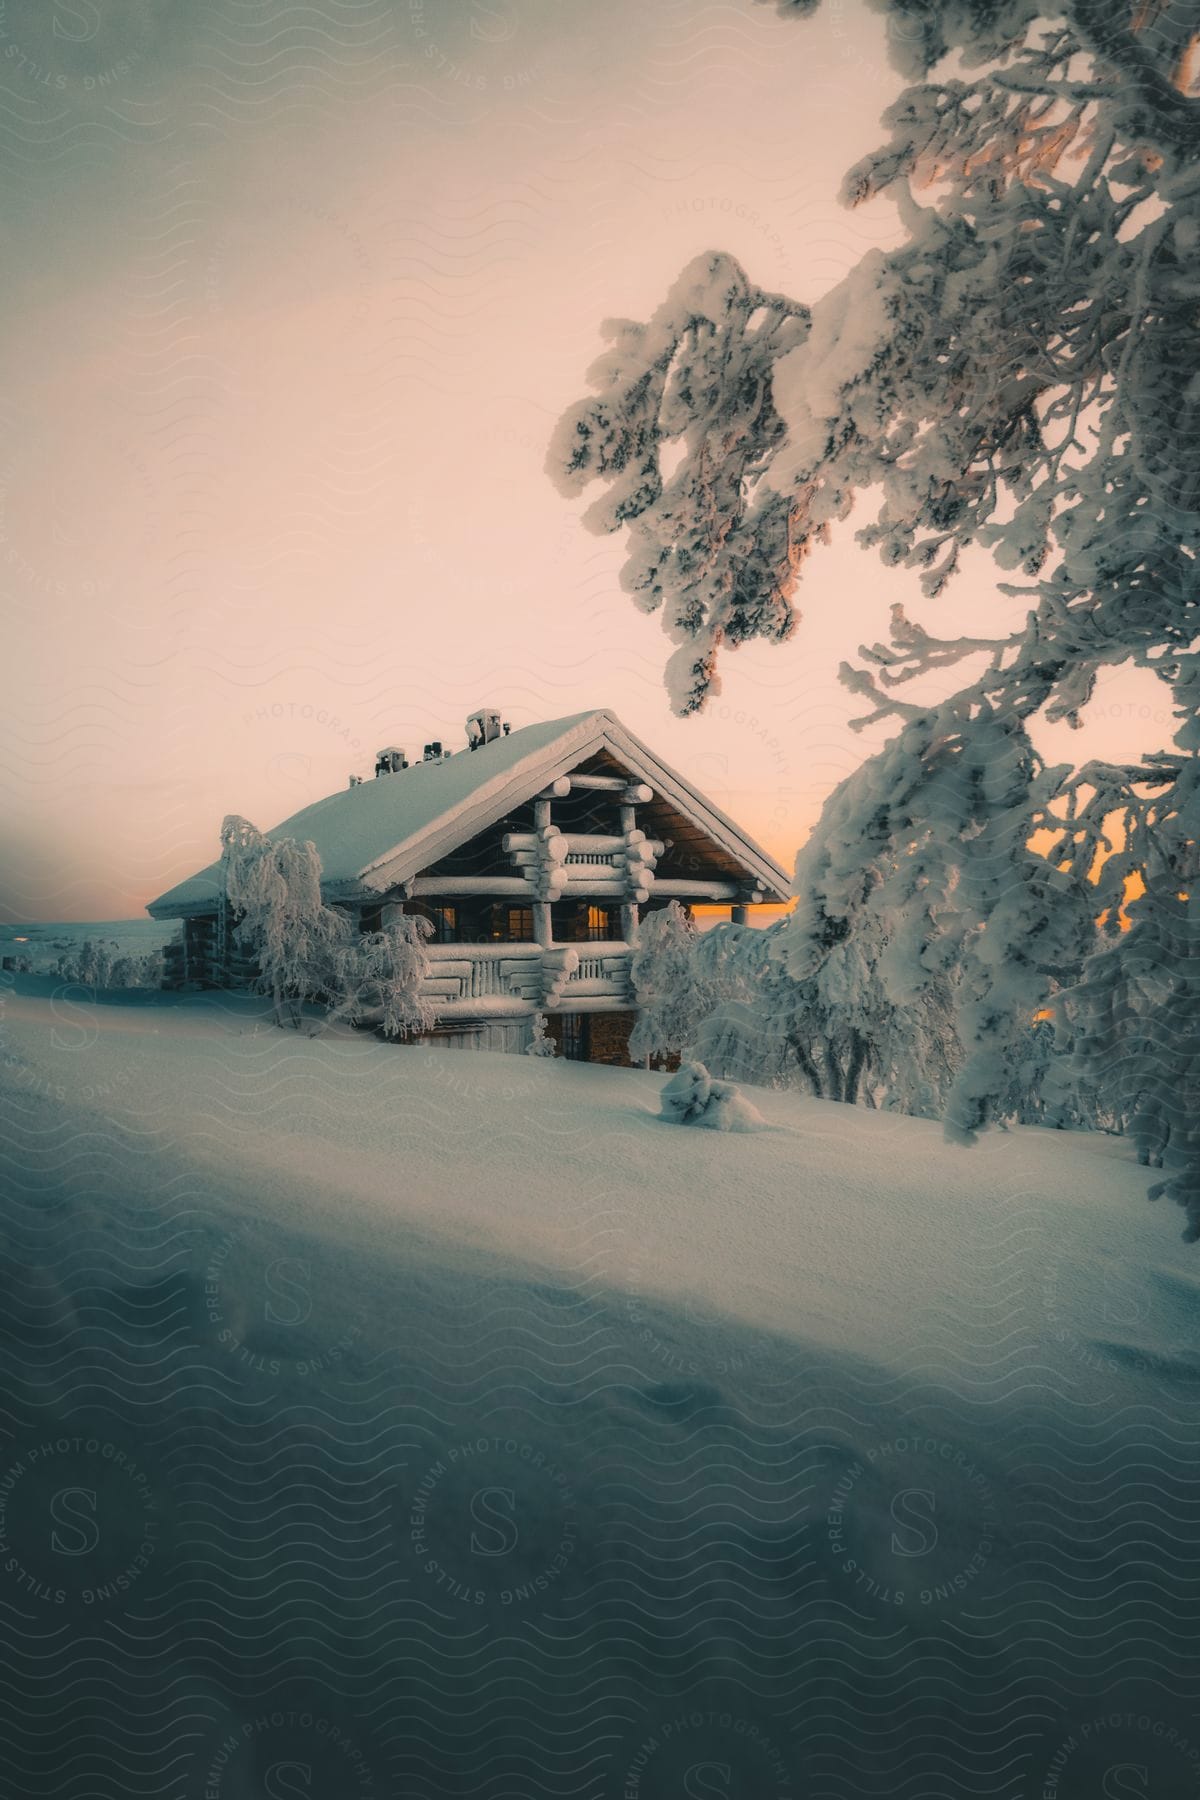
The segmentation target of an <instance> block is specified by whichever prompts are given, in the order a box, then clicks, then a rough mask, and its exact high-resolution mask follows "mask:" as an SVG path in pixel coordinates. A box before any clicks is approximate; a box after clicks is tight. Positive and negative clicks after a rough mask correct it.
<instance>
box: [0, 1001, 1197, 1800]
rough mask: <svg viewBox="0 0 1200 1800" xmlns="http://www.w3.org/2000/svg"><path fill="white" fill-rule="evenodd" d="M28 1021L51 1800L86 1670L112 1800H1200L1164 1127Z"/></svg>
mask: <svg viewBox="0 0 1200 1800" xmlns="http://www.w3.org/2000/svg"><path fill="white" fill-rule="evenodd" d="M0 991H4V992H5V995H6V997H5V1005H4V1012H3V1065H2V1076H0V1080H2V1095H0V1100H2V1106H3V1114H4V1139H5V1145H6V1148H5V1150H4V1153H3V1155H4V1161H3V1164H2V1165H0V1167H2V1169H3V1175H4V1180H5V1182H6V1184H7V1185H9V1187H10V1189H11V1192H12V1194H13V1196H14V1200H15V1204H13V1205H11V1206H10V1208H9V1219H10V1227H9V1254H10V1257H11V1259H12V1261H13V1263H14V1264H15V1266H16V1267H17V1268H18V1269H20V1270H21V1271H22V1275H21V1279H20V1281H19V1283H18V1297H17V1300H16V1303H15V1304H14V1305H13V1306H12V1307H11V1309H10V1316H9V1318H8V1319H7V1321H6V1326H5V1330H6V1347H5V1354H4V1361H3V1365H2V1368H0V1376H2V1379H3V1381H4V1385H5V1389H6V1391H7V1393H8V1394H9V1396H10V1398H9V1400H8V1402H7V1405H8V1413H7V1416H6V1420H5V1425H6V1431H7V1433H8V1449H7V1452H6V1465H5V1466H6V1469H7V1473H6V1474H0V1501H2V1503H3V1521H2V1539H3V1541H2V1544H0V1550H2V1552H3V1554H2V1555H0V1575H3V1576H4V1578H5V1581H6V1584H7V1585H5V1586H4V1587H2V1588H0V1599H2V1601H3V1604H4V1618H5V1621H6V1625H7V1628H8V1630H9V1631H10V1632H11V1633H14V1634H15V1635H16V1640H17V1645H18V1655H17V1657H16V1659H15V1665H14V1671H15V1672H14V1673H13V1674H12V1677H11V1679H12V1682H13V1684H14V1685H12V1686H10V1687H9V1688H8V1689H7V1690H6V1699H5V1704H16V1705H17V1706H19V1708H20V1712H19V1717H20V1719H21V1720H22V1733H23V1734H22V1736H21V1738H20V1740H19V1741H20V1743H21V1744H22V1745H23V1746H24V1749H23V1752H22V1754H23V1757H24V1761H23V1762H22V1764H21V1767H20V1770H19V1775H20V1781H19V1784H18V1791H20V1792H22V1793H24V1792H35V1791H38V1784H39V1779H42V1780H44V1778H45V1776H46V1773H47V1771H49V1770H50V1769H52V1768H56V1767H58V1766H59V1765H58V1764H57V1763H55V1762H54V1761H53V1746H54V1742H55V1739H54V1729H55V1716H56V1714H55V1709H56V1707H57V1706H59V1705H60V1702H61V1693H62V1691H63V1688H64V1684H69V1683H70V1682H71V1681H72V1680H73V1679H75V1676H74V1673H73V1671H75V1670H77V1669H81V1668H85V1667H86V1668H87V1669H88V1670H89V1672H90V1673H89V1680H90V1682H91V1687H90V1688H89V1689H88V1690H87V1691H88V1692H95V1691H97V1689H96V1681H97V1676H96V1669H97V1668H98V1667H100V1668H103V1669H105V1670H108V1671H109V1672H110V1673H111V1683H112V1694H113V1696H114V1699H113V1707H112V1712H111V1716H110V1717H109V1718H108V1719H107V1720H106V1721H105V1722H104V1723H105V1731H106V1739H105V1747H104V1749H103V1751H100V1750H99V1749H98V1748H97V1746H96V1745H89V1744H85V1745H83V1746H81V1760H80V1761H79V1762H78V1764H77V1765H73V1768H74V1770H75V1775H74V1776H73V1777H72V1779H73V1780H75V1777H76V1776H77V1780H75V1785H69V1787H68V1788H67V1789H64V1790H63V1791H64V1792H68V1793H69V1794H71V1795H74V1794H76V1793H78V1794H80V1795H82V1794H84V1793H94V1792H100V1791H104V1792H108V1791H109V1789H108V1788H107V1787H104V1786H103V1783H102V1782H100V1781H98V1780H97V1779H95V1778H94V1771H95V1769H96V1768H97V1767H102V1768H104V1769H106V1770H109V1773H107V1774H105V1776H104V1779H105V1780H108V1779H109V1775H110V1774H111V1770H110V1769H109V1765H108V1764H107V1763H100V1764H98V1763H97V1762H96V1757H97V1756H102V1757H108V1758H111V1761H112V1764H113V1765H115V1766H118V1767H119V1768H121V1769H122V1770H123V1771H125V1774H124V1776H123V1780H124V1783H125V1785H124V1787H123V1791H124V1792H126V1793H128V1794H130V1795H142V1794H146V1795H150V1794H160V1793H161V1794H166V1793H171V1794H176V1793H177V1794H179V1795H181V1796H187V1797H188V1800H191V1797H192V1796H195V1800H200V1796H201V1795H207V1794H208V1793H210V1792H212V1791H215V1792H217V1793H218V1794H220V1795H221V1796H223V1797H224V1796H238V1797H239V1800H240V1797H241V1796H243V1795H249V1794H259V1793H261V1792H271V1791H272V1787H271V1782H272V1781H273V1782H274V1783H275V1784H276V1786H277V1789H278V1791H279V1792H295V1793H306V1792H310V1791H311V1792H312V1793H313V1794H314V1795H315V1794H317V1793H321V1794H334V1793H336V1794H338V1795H352V1794H376V1795H386V1796H389V1800H391V1797H394V1800H401V1797H402V1796H403V1797H404V1800H423V1797H426V1796H428V1797H430V1800H432V1797H433V1796H438V1797H439V1800H442V1797H445V1796H451V1795H459V1794H462V1795H467V1794H471V1795H477V1796H484V1797H487V1800H500V1797H501V1796H518V1795H520V1796H522V1797H525V1796H534V1795H543V1794H544V1795H549V1796H558V1795H575V1796H583V1797H585V1800H592V1797H594V1800H624V1797H625V1796H627V1795H636V1796H639V1797H640V1800H650V1797H651V1796H653V1797H655V1800H657V1797H658V1796H667V1795H671V1796H679V1795H686V1794H710V1795H729V1796H732V1795H743V1796H751V1797H754V1800H758V1797H759V1796H763V1797H768V1796H774V1795H789V1796H798V1795H801V1794H803V1795H805V1796H813V1797H825V1800H859V1797H861V1796H869V1797H874V1796H880V1797H883V1796H893V1795H911V1796H913V1797H914V1800H916V1797H917V1796H921V1797H926V1796H938V1797H941V1796H945V1800H951V1797H952V1796H953V1797H954V1800H957V1797H958V1796H962V1795H981V1796H983V1795H987V1796H1005V1797H1007V1796H1011V1797H1012V1800H1018V1797H1021V1800H1034V1797H1035V1796H1037V1797H1040V1796H1042V1795H1043V1794H1044V1793H1046V1792H1051V1793H1053V1794H1055V1795H1056V1797H1057V1800H1070V1797H1073V1796H1075V1795H1080V1796H1082V1795H1084V1794H1088V1795H1092V1794H1095V1793H1099V1792H1103V1791H1105V1789H1104V1786H1103V1784H1104V1783H1105V1782H1106V1781H1107V1780H1109V1778H1110V1776H1111V1774H1112V1771H1113V1770H1114V1769H1115V1770H1117V1771H1118V1776H1120V1771H1121V1770H1123V1769H1139V1770H1142V1771H1143V1772H1144V1776H1145V1779H1144V1780H1143V1781H1142V1786H1141V1787H1140V1788H1139V1787H1137V1786H1134V1785H1129V1786H1128V1791H1129V1792H1131V1793H1154V1794H1158V1793H1161V1794H1164V1795H1172V1796H1174V1795H1184V1794H1187V1793H1191V1792H1194V1791H1196V1789H1197V1787H1198V1786H1200V1732H1198V1731H1197V1730H1196V1728H1195V1726H1194V1725H1193V1724H1192V1723H1191V1718H1192V1716H1193V1715H1192V1712H1191V1707H1192V1702H1193V1699H1194V1692H1193V1687H1192V1685H1190V1678H1189V1677H1188V1675H1187V1673H1186V1670H1187V1650H1188V1647H1189V1645H1190V1644H1191V1643H1192V1642H1193V1641H1194V1633H1195V1629H1196V1623H1197V1620H1196V1612H1197V1600H1198V1599H1200V1550H1198V1549H1197V1534H1196V1530H1195V1523H1196V1512H1197V1500H1196V1494H1197V1491H1198V1490H1197V1487H1196V1477H1197V1474H1198V1473H1200V1437H1198V1435H1197V1431H1196V1403H1197V1398H1198V1396H1200V1356H1198V1355H1197V1351H1196V1348H1195V1346H1196V1342H1197V1339H1196V1334H1195V1314H1196V1305H1195V1302H1196V1294H1197V1284H1198V1281H1200V1263H1198V1262H1197V1260H1196V1252H1195V1251H1192V1250H1189V1249H1187V1248H1186V1247H1185V1246H1184V1245H1183V1244H1182V1243H1181V1242H1180V1239H1179V1229H1180V1218H1179V1214H1178V1211H1177V1209H1175V1208H1172V1207H1166V1206H1163V1207H1150V1206H1148V1205H1147V1204H1146V1202H1145V1200H1144V1198H1143V1195H1144V1189H1145V1181H1144V1177H1143V1173H1142V1172H1140V1171H1138V1170H1137V1169H1136V1168H1135V1167H1133V1166H1131V1159H1130V1157H1129V1154H1128V1151H1127V1148H1126V1147H1125V1146H1124V1145H1123V1144H1122V1143H1121V1142H1119V1141H1117V1140H1114V1139H1108V1138H1102V1137H1088V1136H1075V1135H1067V1134H1058V1133H1051V1132H1032V1131H1026V1132H1017V1133H1012V1134H1009V1135H1003V1134H997V1135H995V1136H992V1137H990V1138H988V1139H987V1140H985V1141H984V1142H983V1143H981V1144H980V1145H979V1146H978V1147H976V1148H975V1149H972V1150H969V1151H967V1150H956V1149H952V1148H949V1147H947V1146H946V1145H945V1144H944V1143H943V1141H942V1138H941V1134H940V1131H939V1130H938V1128H937V1127H936V1126H933V1125H930V1124H927V1123H924V1122H922V1121H917V1120H912V1119H906V1118H899V1117H891V1116H886V1115H881V1114H873V1113H869V1112H864V1111H860V1110H857V1109H851V1108H845V1107H838V1106H834V1105H829V1104H822V1103H816V1102H805V1101H801V1100H800V1099H798V1098H797V1097H796V1096H795V1095H791V1094H776V1093H769V1092H763V1093H756V1094H755V1096H754V1098H755V1102H756V1104H757V1105H758V1106H759V1107H760V1109H761V1111H762V1112H763V1114H764V1115H765V1117H766V1120H767V1123H768V1127H769V1129H767V1130H764V1131H758V1132H753V1133H749V1134H745V1135H736V1136H723V1135H721V1134H717V1133H711V1132H695V1131H689V1130H686V1129H681V1128H678V1127H673V1126H670V1125H667V1124H664V1123H662V1122H661V1121H660V1120H659V1119H658V1118H657V1117H656V1112H657V1104H658V1093H659V1089H660V1087H661V1085H662V1078H661V1077H657V1076H653V1075H646V1074H642V1073H641V1072H623V1071H617V1070H609V1069H601V1068H593V1067H589V1066H584V1065H573V1064H566V1063H557V1062H551V1063H545V1062H542V1061H533V1060H530V1059H525V1058H518V1057H496V1056H486V1055H471V1054H467V1053H462V1052H459V1053H454V1052H437V1051H434V1050H431V1049H428V1048H411V1047H409V1048H397V1047H389V1046H385V1045H382V1044H378V1043H376V1042H374V1041H372V1040H368V1039H356V1038H353V1037H350V1036H325V1037H318V1038H314V1039H309V1038H307V1037H305V1036H303V1035H296V1034H284V1033H281V1032H279V1031H276V1030H274V1029H273V1028H272V1027H271V1026H270V1025H269V1024H268V1023H267V1021H266V1020H265V1018H264V1017H263V1012H262V1008H261V1007H260V1005H259V1004H258V1003H257V1002H254V1001H250V1000H241V999H234V998H232V997H230V996H228V995H213V996H199V997H182V996H180V997H175V996H162V995H150V994H146V995H132V996H124V997H118V996H115V995H114V996H108V997H105V999H104V1000H103V1001H102V1003H100V1004H96V1005H90V1004H82V1003H80V1002H79V1001H78V998H77V991H76V990H72V995H71V997H70V998H65V997H61V996H60V997H55V995H54V993H53V989H52V987H51V984H49V983H48V982H40V981H37V980H35V979H32V978H25V979H18V981H17V983H16V984H15V990H14V989H9V990H0ZM122 1458H124V1460H122ZM80 1491H82V1492H84V1493H91V1494H92V1495H93V1496H94V1497H96V1498H95V1512H94V1517H95V1521H96V1523H97V1524H98V1526H99V1527H100V1529H99V1531H98V1533H97V1532H92V1533H90V1534H89V1533H88V1532H87V1531H86V1530H84V1529H82V1527H86V1526H87V1525H88V1524H89V1523H91V1521H92V1515H91V1514H88V1516H87V1517H84V1516H83V1513H82V1512H81V1510H80V1509H81V1508H83V1509H84V1511H86V1507H85V1504H84V1503H83V1502H79V1501H78V1498H77V1497H78V1493H79V1492H80ZM64 1494H67V1495H68V1501H69V1500H70V1495H72V1494H73V1495H75V1496H76V1501H75V1502H72V1503H70V1504H67V1506H66V1513H65V1514H64V1515H63V1516H61V1517H60V1512H61V1508H62V1505H63V1499H62V1496H63V1495H64ZM56 1506H58V1507H59V1509H60V1511H59V1512H56V1511H55V1507H56ZM72 1507H74V1511H72ZM51 1520H56V1521H57V1526H56V1527H55V1528H54V1529H52V1528H51V1525H50V1521H51ZM72 1526H73V1528H74V1535H73V1536H72V1534H71V1532H72ZM70 1552H76V1554H70ZM293 1765H294V1767H293ZM288 1768H292V1770H293V1772H292V1774H291V1776H290V1777H289V1779H291V1780H292V1787H291V1788H288V1786H287V1785H286V1780H285V1779H284V1777H283V1776H282V1775H280V1773H279V1771H280V1770H284V1769H288ZM294 1768H304V1769H307V1770H308V1772H309V1775H308V1777H307V1778H302V1777H301V1776H299V1775H297V1774H295V1772H294ZM89 1771H91V1773H89ZM272 1771H273V1772H274V1773H270V1772H272ZM268 1774H270V1779H269V1780H268ZM1120 1778H1124V1777H1120ZM1128 1780H1129V1782H1130V1783H1131V1782H1132V1781H1133V1777H1132V1776H1130V1777H1129V1778H1128ZM89 1782H90V1783H91V1785H90V1786H89ZM1112 1791H1114V1792H1121V1791H1124V1790H1122V1789H1121V1788H1120V1787H1116V1788H1114V1789H1113V1790H1112Z"/></svg>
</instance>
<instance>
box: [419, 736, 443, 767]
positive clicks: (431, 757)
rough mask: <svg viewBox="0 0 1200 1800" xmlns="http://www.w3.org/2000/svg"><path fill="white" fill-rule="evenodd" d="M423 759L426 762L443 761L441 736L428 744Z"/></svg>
mask: <svg viewBox="0 0 1200 1800" xmlns="http://www.w3.org/2000/svg"><path fill="white" fill-rule="evenodd" d="M422 760H423V761H424V762H441V760H442V745H441V740H440V739H439V738H435V739H434V741H433V743H432V744H426V746H425V755H424V757H423V759H422Z"/></svg>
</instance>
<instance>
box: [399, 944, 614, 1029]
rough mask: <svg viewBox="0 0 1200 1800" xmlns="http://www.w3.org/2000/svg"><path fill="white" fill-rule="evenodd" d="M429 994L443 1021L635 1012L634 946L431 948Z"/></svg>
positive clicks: (447, 946) (428, 978) (427, 997)
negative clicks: (631, 972)
mask: <svg viewBox="0 0 1200 1800" xmlns="http://www.w3.org/2000/svg"><path fill="white" fill-rule="evenodd" d="M425 954H426V956H427V957H428V958H429V963H430V970H429V974H428V976H427V977H426V980H425V985H424V989H423V993H424V996H425V998H426V999H427V1000H428V1001H429V1002H430V1004H431V1005H432V1007H433V1008H434V1011H435V1012H436V1014H437V1017H438V1019H439V1021H445V1022H449V1021H452V1020H457V1019H467V1018H484V1017H487V1018H503V1017H508V1018H521V1017H524V1016H527V1015H529V1014H531V1013H535V1012H541V1011H546V1012H607V1011H615V1010H618V1009H621V1008H624V1007H628V1006H630V1005H632V988H631V985H630V978H629V970H630V962H631V958H632V951H631V950H630V948H629V945H628V944H624V943H620V942H617V941H611V940H605V941H603V942H600V943H582V944H554V945H552V946H550V947H549V948H546V947H544V946H542V945H540V944H429V945H427V946H426V950H425Z"/></svg>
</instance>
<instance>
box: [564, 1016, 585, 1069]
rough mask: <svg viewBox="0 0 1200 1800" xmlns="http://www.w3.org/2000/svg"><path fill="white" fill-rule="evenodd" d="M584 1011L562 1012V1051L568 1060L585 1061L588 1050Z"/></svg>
mask: <svg viewBox="0 0 1200 1800" xmlns="http://www.w3.org/2000/svg"><path fill="white" fill-rule="evenodd" d="M590 1048H591V1046H590V1044H589V1042H588V1016H587V1014H586V1013H563V1015H562V1053H563V1055H564V1056H565V1057H566V1058H567V1059H568V1061H570V1062H586V1061H587V1060H588V1053H589V1051H590Z"/></svg>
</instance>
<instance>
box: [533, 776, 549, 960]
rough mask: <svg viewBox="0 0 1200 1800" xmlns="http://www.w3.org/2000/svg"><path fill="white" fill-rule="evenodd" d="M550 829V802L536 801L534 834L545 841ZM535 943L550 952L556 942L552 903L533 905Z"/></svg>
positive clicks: (541, 901)
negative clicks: (551, 909) (551, 913)
mask: <svg viewBox="0 0 1200 1800" xmlns="http://www.w3.org/2000/svg"><path fill="white" fill-rule="evenodd" d="M549 827H550V802H549V800H548V799H545V798H543V799H540V800H535V801H534V803H533V829H534V834H535V836H537V837H540V838H542V839H543V841H544V837H545V833H546V832H547V831H548V830H549ZM533 941H534V943H535V944H540V945H541V946H542V948H543V950H548V949H549V948H550V946H551V944H552V943H553V942H554V934H553V929H552V927H551V923H550V902H549V901H548V900H535V901H534V903H533Z"/></svg>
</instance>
